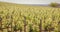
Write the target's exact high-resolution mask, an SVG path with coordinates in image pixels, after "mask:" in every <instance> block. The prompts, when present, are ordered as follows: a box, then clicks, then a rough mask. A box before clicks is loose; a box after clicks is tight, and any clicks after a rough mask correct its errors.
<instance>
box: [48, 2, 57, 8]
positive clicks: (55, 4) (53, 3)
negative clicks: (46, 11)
mask: <svg viewBox="0 0 60 32" xmlns="http://www.w3.org/2000/svg"><path fill="white" fill-rule="evenodd" d="M49 5H50V6H52V7H57V6H58V3H56V2H51V3H50V4H49Z"/></svg>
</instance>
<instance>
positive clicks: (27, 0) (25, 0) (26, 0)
mask: <svg viewBox="0 0 60 32" xmlns="http://www.w3.org/2000/svg"><path fill="white" fill-rule="evenodd" d="M0 1H4V2H12V3H19V4H48V3H50V2H58V3H60V0H0Z"/></svg>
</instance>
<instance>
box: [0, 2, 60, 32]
mask: <svg viewBox="0 0 60 32" xmlns="http://www.w3.org/2000/svg"><path fill="white" fill-rule="evenodd" d="M0 17H1V18H0V19H2V21H0V22H2V23H0V25H1V24H2V27H1V26H0V27H1V28H5V29H6V30H4V29H3V31H4V32H8V30H10V29H8V28H7V27H10V26H12V28H13V29H12V30H14V29H15V30H18V31H19V30H20V31H22V32H25V30H26V32H29V31H31V30H32V31H33V32H39V31H40V30H44V31H48V32H59V31H60V29H59V28H60V8H53V7H45V6H28V5H23V4H12V3H11V4H10V3H5V2H0ZM40 23H42V24H40ZM9 25H10V26H9ZM15 25H16V26H15ZM30 25H31V26H30ZM30 27H31V28H32V29H31V28H30ZM40 27H41V28H40ZM10 28H11V27H10ZM58 29H59V30H58ZM32 31H31V32H32ZM11 32H12V31H11Z"/></svg>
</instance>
